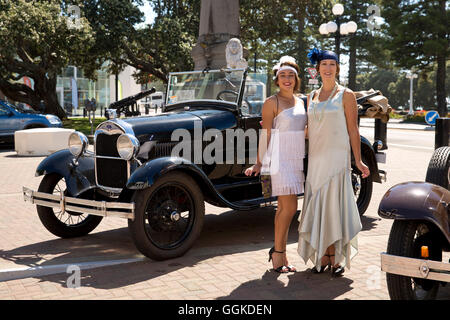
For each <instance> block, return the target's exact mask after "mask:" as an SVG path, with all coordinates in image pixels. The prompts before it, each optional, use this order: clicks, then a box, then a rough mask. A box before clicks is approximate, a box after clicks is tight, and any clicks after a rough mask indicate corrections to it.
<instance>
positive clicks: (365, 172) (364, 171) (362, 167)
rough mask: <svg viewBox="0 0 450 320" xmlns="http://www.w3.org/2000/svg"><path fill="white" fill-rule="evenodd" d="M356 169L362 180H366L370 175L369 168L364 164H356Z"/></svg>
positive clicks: (360, 162)
mask: <svg viewBox="0 0 450 320" xmlns="http://www.w3.org/2000/svg"><path fill="white" fill-rule="evenodd" d="M356 167H357V168H358V170H359V171H361V173H362V177H363V178H367V177H368V176H369V175H370V170H369V167H367V166H366V165H365V164H364V162H362V161H359V162H357V163H356Z"/></svg>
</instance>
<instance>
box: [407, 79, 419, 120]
mask: <svg viewBox="0 0 450 320" xmlns="http://www.w3.org/2000/svg"><path fill="white" fill-rule="evenodd" d="M406 78H407V79H410V82H409V112H408V115H410V116H412V115H413V114H414V110H413V82H414V79H415V78H417V73H412V72H410V73H408V74H407V75H406Z"/></svg>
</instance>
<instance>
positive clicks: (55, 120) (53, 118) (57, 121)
mask: <svg viewBox="0 0 450 320" xmlns="http://www.w3.org/2000/svg"><path fill="white" fill-rule="evenodd" d="M45 118H47V120H48V122H50V123H51V124H60V123H61V120H60V119H59V118H58V117H57V116H52V115H46V116H45Z"/></svg>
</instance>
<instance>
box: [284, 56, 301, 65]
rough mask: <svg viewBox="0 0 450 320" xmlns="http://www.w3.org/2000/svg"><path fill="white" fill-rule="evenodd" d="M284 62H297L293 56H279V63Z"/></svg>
mask: <svg viewBox="0 0 450 320" xmlns="http://www.w3.org/2000/svg"><path fill="white" fill-rule="evenodd" d="M285 62H291V63H294V64H297V62H296V61H295V58H294V57H291V56H282V57H281V58H280V64H283V63H285Z"/></svg>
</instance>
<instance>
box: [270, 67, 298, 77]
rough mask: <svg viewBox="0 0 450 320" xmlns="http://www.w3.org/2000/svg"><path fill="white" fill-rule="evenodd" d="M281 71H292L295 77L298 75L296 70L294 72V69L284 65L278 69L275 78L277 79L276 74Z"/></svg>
mask: <svg viewBox="0 0 450 320" xmlns="http://www.w3.org/2000/svg"><path fill="white" fill-rule="evenodd" d="M283 70H292V71H294V72H295V74H296V75H298V73H297V70H295V68H294V67H291V66H286V65H284V66H282V67H280V69H278V71H277V74H276V76H275V77H278V74H279V73H280V72H281V71H283Z"/></svg>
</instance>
